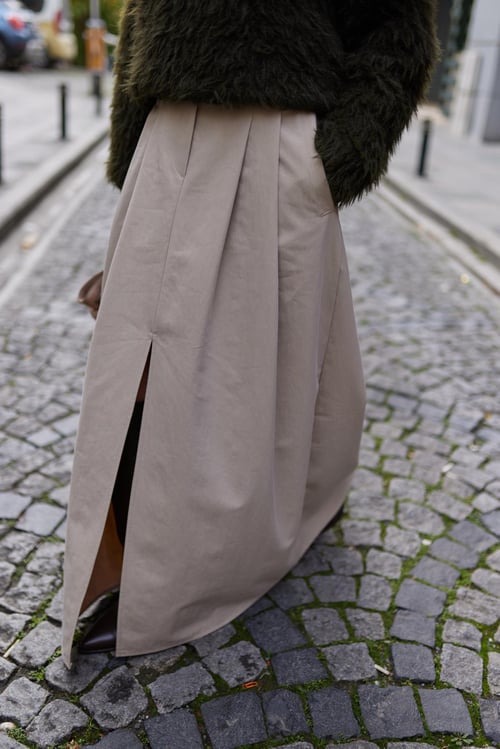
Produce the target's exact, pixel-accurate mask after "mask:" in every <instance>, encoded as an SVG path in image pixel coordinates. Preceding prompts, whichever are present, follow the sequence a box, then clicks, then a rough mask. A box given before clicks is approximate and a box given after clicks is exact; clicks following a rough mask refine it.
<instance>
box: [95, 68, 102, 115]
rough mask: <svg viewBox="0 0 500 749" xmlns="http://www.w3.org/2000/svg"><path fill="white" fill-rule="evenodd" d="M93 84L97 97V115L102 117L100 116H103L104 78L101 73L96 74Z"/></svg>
mask: <svg viewBox="0 0 500 749" xmlns="http://www.w3.org/2000/svg"><path fill="white" fill-rule="evenodd" d="M93 84H94V85H93V88H94V96H95V113H96V115H97V117H100V115H101V114H102V85H101V84H102V77H101V74H100V73H94V75H93Z"/></svg>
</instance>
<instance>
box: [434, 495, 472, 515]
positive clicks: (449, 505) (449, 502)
mask: <svg viewBox="0 0 500 749" xmlns="http://www.w3.org/2000/svg"><path fill="white" fill-rule="evenodd" d="M427 504H428V505H430V506H431V507H432V508H433V509H434V510H436V511H437V512H440V513H441V514H442V515H446V516H447V517H449V518H452V519H453V520H465V518H467V517H469V515H470V514H471V512H472V511H473V508H472V507H471V506H470V505H468V504H466V503H465V502H461V501H460V500H459V499H454V498H453V497H450V496H449V495H448V494H445V492H441V491H435V492H431V493H430V494H429V496H428V497H427Z"/></svg>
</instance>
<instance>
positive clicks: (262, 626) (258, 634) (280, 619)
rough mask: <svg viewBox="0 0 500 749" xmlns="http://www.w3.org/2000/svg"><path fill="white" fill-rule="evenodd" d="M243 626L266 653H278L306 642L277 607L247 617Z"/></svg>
mask: <svg viewBox="0 0 500 749" xmlns="http://www.w3.org/2000/svg"><path fill="white" fill-rule="evenodd" d="M245 626H246V628H247V629H248V631H249V632H250V634H251V635H252V637H253V639H254V641H255V643H256V645H257V646H258V647H259V648H262V650H265V651H267V652H268V653H279V652H280V651H281V650H290V649H291V648H295V647H298V646H300V645H306V644H307V640H306V638H305V637H304V635H303V634H302V632H300V630H299V629H298V627H296V626H295V625H294V624H293V623H292V621H291V619H290V618H289V617H288V616H287V615H286V614H285V613H284V612H283V611H281V610H279V609H271V610H270V611H263V612H262V613H260V614H257V616H254V617H252V618H251V619H247V620H246V622H245Z"/></svg>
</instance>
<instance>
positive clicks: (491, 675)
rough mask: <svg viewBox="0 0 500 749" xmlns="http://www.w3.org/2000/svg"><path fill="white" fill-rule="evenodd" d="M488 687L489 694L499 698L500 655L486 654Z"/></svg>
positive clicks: (494, 653)
mask: <svg viewBox="0 0 500 749" xmlns="http://www.w3.org/2000/svg"><path fill="white" fill-rule="evenodd" d="M488 686H489V688H490V691H491V694H492V695H494V696H497V697H500V653H496V652H494V651H493V652H491V653H488Z"/></svg>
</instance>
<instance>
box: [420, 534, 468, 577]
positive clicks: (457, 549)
mask: <svg viewBox="0 0 500 749" xmlns="http://www.w3.org/2000/svg"><path fill="white" fill-rule="evenodd" d="M429 554H430V555H431V556H433V557H435V558H436V559H441V560H442V561H444V562H451V564H455V565H457V567H462V568H463V569H466V570H470V569H473V568H474V567H476V565H477V563H478V560H479V554H478V553H477V552H476V551H474V550H472V549H468V548H467V547H466V546H463V545H462V544H458V543H456V542H455V541H450V539H448V538H438V539H436V540H435V541H434V542H433V543H432V546H431V547H430V548H429Z"/></svg>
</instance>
